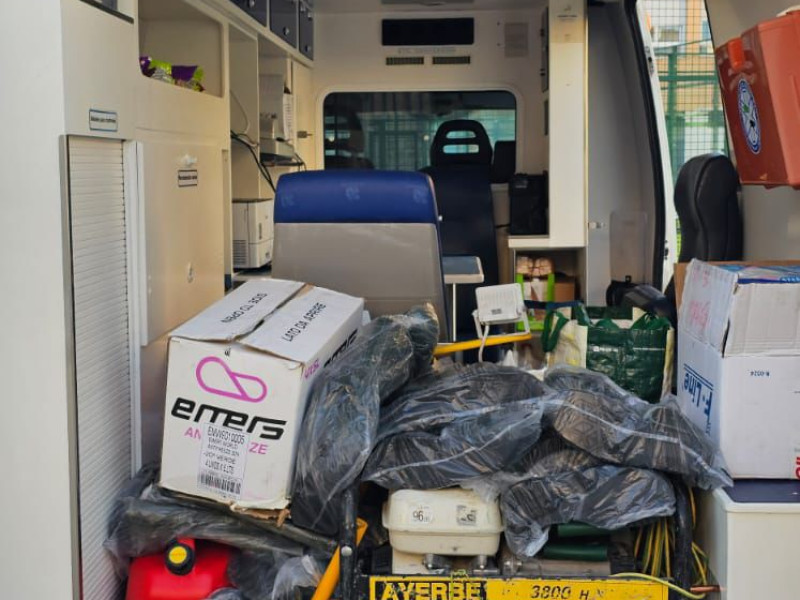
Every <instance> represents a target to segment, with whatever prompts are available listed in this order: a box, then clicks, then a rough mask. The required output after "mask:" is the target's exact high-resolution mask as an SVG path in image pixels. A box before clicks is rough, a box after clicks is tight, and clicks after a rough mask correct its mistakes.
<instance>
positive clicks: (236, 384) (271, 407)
mask: <svg viewBox="0 0 800 600" xmlns="http://www.w3.org/2000/svg"><path fill="white" fill-rule="evenodd" d="M363 306H364V303H363V300H362V299H360V298H353V297H351V296H346V295H344V294H340V293H337V292H333V291H330V290H325V289H322V288H314V287H311V286H304V285H303V284H300V283H297V282H286V281H281V280H266V281H256V282H250V283H247V284H245V285H243V286H242V287H240V288H239V289H237V290H236V291H235V292H233V293H232V294H230V295H229V296H227V297H225V298H223V299H222V300H221V301H220V302H218V303H216V304H215V305H213V306H211V307H209V309H207V310H206V311H204V312H203V313H201V314H200V315H198V316H197V317H195V318H194V319H192V320H191V321H189V322H188V323H186V324H185V325H183V326H182V327H180V328H179V329H178V330H176V331H175V332H174V333H173V335H172V337H171V339H170V345H169V367H168V372H167V397H166V409H165V411H166V414H165V423H164V442H163V452H162V465H161V485H162V486H164V487H166V488H169V489H173V490H176V491H180V492H184V493H187V494H192V495H197V496H204V497H208V498H212V499H215V500H218V501H221V502H226V503H231V504H237V505H238V506H241V507H243V508H260V509H276V508H284V507H286V506H287V504H288V503H289V496H290V487H291V479H292V475H293V471H294V457H295V452H296V447H297V441H298V440H297V434H298V432H299V430H300V425H301V420H302V418H303V414H304V411H305V405H306V399H307V395H308V392H309V389H310V386H311V384H312V382H313V381H314V379H315V378H316V376H317V375H318V374H319V373H320V372H321V371H322V370H323V369H324V368H325V367H326V366H328V365H330V364H331V363H332V362H333V361H334V360H335V358H336V357H337V356H338V355H339V354H341V352H342V351H343V350H344V349H345V348H346V347H347V346H348V345H349V344H350V343H351V342H352V341H353V339H354V337H355V335H356V333H357V331H358V328H359V327H360V325H361V320H362V311H363Z"/></svg>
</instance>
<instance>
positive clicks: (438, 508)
mask: <svg viewBox="0 0 800 600" xmlns="http://www.w3.org/2000/svg"><path fill="white" fill-rule="evenodd" d="M383 526H384V527H386V529H388V530H389V541H390V543H391V546H392V548H394V549H395V550H399V551H400V552H406V553H410V554H441V555H445V556H479V555H492V554H496V553H497V550H498V548H499V547H500V534H501V533H502V532H503V521H502V518H501V517H500V507H499V506H498V503H497V501H495V502H485V501H483V500H481V498H479V497H478V496H477V495H476V494H474V493H473V492H469V491H467V490H461V489H450V490H434V491H419V490H399V491H396V492H392V493H391V494H390V495H389V500H388V501H387V502H386V504H384V506H383Z"/></svg>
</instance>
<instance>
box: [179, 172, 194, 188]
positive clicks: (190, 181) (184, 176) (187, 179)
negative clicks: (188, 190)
mask: <svg viewBox="0 0 800 600" xmlns="http://www.w3.org/2000/svg"><path fill="white" fill-rule="evenodd" d="M197 179H198V176H197V169H179V170H178V187H197Z"/></svg>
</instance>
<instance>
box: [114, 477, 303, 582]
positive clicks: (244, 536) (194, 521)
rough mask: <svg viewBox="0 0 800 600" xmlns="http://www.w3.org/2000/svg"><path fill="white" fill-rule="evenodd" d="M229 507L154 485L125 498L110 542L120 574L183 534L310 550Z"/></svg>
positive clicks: (259, 547) (244, 545) (269, 548)
mask: <svg viewBox="0 0 800 600" xmlns="http://www.w3.org/2000/svg"><path fill="white" fill-rule="evenodd" d="M224 511H225V508H224V507H223V508H222V509H215V508H211V507H204V506H201V505H198V504H195V503H193V502H191V501H189V500H184V499H181V498H176V497H173V496H171V495H167V494H165V493H163V492H162V491H161V490H160V489H159V488H157V487H155V486H152V485H151V486H149V487H147V488H145V490H144V492H142V494H141V496H140V497H134V496H129V495H128V496H123V497H120V499H119V501H118V503H117V506H116V508H115V510H114V513H113V517H112V518H113V520H112V522H111V523H112V529H111V533H110V536H109V538H108V539H107V540H106V542H105V544H104V546H105V548H106V549H107V550H108V551H109V552H111V554H112V555H113V556H114V558H115V562H116V566H117V570H118V572H119V573H120V575H125V574H127V569H128V561H129V559H131V558H135V557H139V556H144V555H147V554H153V553H156V552H161V551H163V550H164V549H165V548H166V547H167V545H168V544H169V543H170V541H172V540H174V539H175V538H180V537H188V538H195V539H202V540H210V541H214V542H219V543H221V544H227V545H229V546H233V547H234V548H238V549H239V550H246V551H250V552H255V553H258V554H261V555H263V554H269V555H271V554H272V553H273V552H280V553H282V554H286V555H289V556H301V555H302V554H303V553H304V547H303V545H301V544H299V543H297V542H294V541H292V540H289V539H287V538H285V537H283V536H281V535H279V534H277V533H275V532H273V531H269V530H267V529H265V528H264V527H261V526H259V525H257V524H254V523H250V522H248V521H246V520H244V519H242V518H240V517H239V516H237V515H234V514H232V513H227V512H224Z"/></svg>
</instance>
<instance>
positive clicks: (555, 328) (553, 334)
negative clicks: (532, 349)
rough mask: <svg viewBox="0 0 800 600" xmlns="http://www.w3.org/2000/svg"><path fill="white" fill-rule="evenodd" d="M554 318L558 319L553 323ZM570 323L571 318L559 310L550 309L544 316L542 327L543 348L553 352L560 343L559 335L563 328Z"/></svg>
mask: <svg viewBox="0 0 800 600" xmlns="http://www.w3.org/2000/svg"><path fill="white" fill-rule="evenodd" d="M553 318H555V319H556V323H555V325H553ZM567 323H569V319H568V318H567V317H565V316H564V315H562V314H561V313H560V312H558V311H557V310H548V311H547V314H546V315H545V316H544V328H543V329H542V349H543V350H544V351H545V352H552V351H553V350H555V349H556V346H557V345H558V336H559V335H560V334H561V330H562V329H564V326H565V325H566V324H567Z"/></svg>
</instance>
